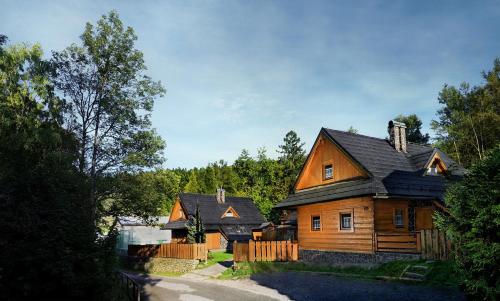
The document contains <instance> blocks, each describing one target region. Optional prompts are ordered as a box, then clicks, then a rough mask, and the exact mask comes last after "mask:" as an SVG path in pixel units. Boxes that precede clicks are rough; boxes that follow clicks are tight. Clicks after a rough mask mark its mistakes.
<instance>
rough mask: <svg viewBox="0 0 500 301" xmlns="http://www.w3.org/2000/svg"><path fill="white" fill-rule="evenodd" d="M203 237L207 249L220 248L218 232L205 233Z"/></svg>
mask: <svg viewBox="0 0 500 301" xmlns="http://www.w3.org/2000/svg"><path fill="white" fill-rule="evenodd" d="M205 237H206V239H207V248H208V249H209V250H213V249H220V232H212V233H205Z"/></svg>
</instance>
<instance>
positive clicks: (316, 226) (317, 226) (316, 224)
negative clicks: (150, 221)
mask: <svg viewBox="0 0 500 301" xmlns="http://www.w3.org/2000/svg"><path fill="white" fill-rule="evenodd" d="M311 230H313V231H319V230H321V218H320V217H319V216H313V217H312V218H311Z"/></svg>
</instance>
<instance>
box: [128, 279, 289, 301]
mask: <svg viewBox="0 0 500 301" xmlns="http://www.w3.org/2000/svg"><path fill="white" fill-rule="evenodd" d="M127 274H129V276H131V278H133V279H134V280H136V281H137V282H139V283H141V284H143V285H144V287H143V294H142V296H141V300H148V301H164V300H168V301H210V300H214V301H219V300H220V301H232V300H249V301H270V300H288V298H287V297H286V296H280V295H279V294H278V293H277V292H276V291H275V290H271V289H269V288H266V287H261V286H259V285H256V284H254V283H253V282H252V281H249V280H242V281H239V280H238V281H224V280H211V279H210V280H207V279H198V280H196V279H189V278H182V277H160V276H143V275H137V274H130V273H127Z"/></svg>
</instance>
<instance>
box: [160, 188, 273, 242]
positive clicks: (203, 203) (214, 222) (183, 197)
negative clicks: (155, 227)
mask: <svg viewBox="0 0 500 301" xmlns="http://www.w3.org/2000/svg"><path fill="white" fill-rule="evenodd" d="M179 200H180V202H181V205H182V208H183V209H184V210H185V211H186V213H187V215H188V216H194V215H195V212H196V205H197V204H198V206H199V208H200V215H201V219H202V221H203V224H204V225H205V228H206V229H216V228H217V227H216V226H218V225H257V226H258V225H260V224H262V223H263V222H265V219H264V218H263V217H262V215H261V214H260V211H259V209H257V207H255V204H254V202H253V200H252V199H251V198H243V197H233V196H226V197H225V202H224V203H221V204H220V203H218V202H217V199H216V196H215V195H208V194H196V193H181V194H179ZM229 207H232V208H233V209H234V210H235V211H236V213H237V214H238V217H223V218H221V217H222V215H223V214H224V213H225V212H226V210H227V209H228V208H229ZM174 223H175V222H174ZM169 224H170V223H168V224H167V225H166V228H169V227H170V226H169ZM172 229H174V228H172ZM250 233H251V231H250Z"/></svg>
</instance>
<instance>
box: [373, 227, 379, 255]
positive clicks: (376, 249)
mask: <svg viewBox="0 0 500 301" xmlns="http://www.w3.org/2000/svg"><path fill="white" fill-rule="evenodd" d="M373 235H374V238H373V240H374V241H373V244H374V249H375V252H377V251H378V238H377V232H375V233H374V234H373Z"/></svg>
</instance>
